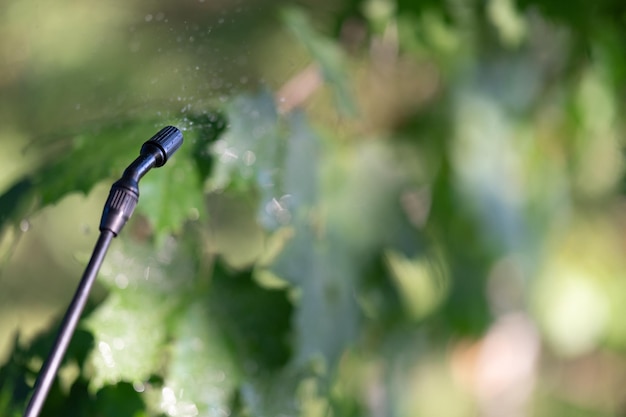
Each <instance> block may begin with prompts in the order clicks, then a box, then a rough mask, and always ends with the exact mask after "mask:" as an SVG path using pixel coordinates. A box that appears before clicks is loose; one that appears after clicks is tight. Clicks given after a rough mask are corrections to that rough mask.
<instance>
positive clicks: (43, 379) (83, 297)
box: [24, 230, 114, 417]
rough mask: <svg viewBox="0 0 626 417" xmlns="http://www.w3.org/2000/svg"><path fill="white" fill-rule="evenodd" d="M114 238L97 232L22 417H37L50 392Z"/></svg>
mask: <svg viewBox="0 0 626 417" xmlns="http://www.w3.org/2000/svg"><path fill="white" fill-rule="evenodd" d="M113 237H114V235H113V232H112V231H110V230H103V231H101V232H100V237H99V238H98V241H97V242H96V246H95V247H94V249H93V253H92V255H91V259H90V260H89V264H87V268H85V272H84V273H83V277H82V278H81V280H80V283H79V284H78V288H77V289H76V293H75V294H74V298H73V299H72V303H71V304H70V306H69V307H68V309H67V312H66V313H65V317H64V318H63V323H62V324H61V329H60V330H59V334H58V335H57V338H56V340H55V341H54V346H53V347H52V351H51V352H50V355H49V356H48V359H47V360H46V362H45V363H44V364H43V367H42V368H41V371H40V372H39V376H38V377H37V382H36V383H35V388H34V391H33V396H32V397H31V399H30V401H29V403H28V407H26V412H25V413H24V417H36V416H38V415H39V412H40V411H41V408H42V407H43V404H44V402H45V400H46V397H47V396H48V391H50V387H51V386H52V383H53V382H54V378H55V376H56V373H57V371H58V370H59V367H60V366H61V362H62V361H63V356H65V352H66V351H67V347H68V345H69V344H70V341H71V340H72V335H73V334H74V330H75V329H76V325H77V324H78V320H79V319H80V316H81V314H82V312H83V310H84V308H85V304H86V303H87V299H88V298H89V292H90V290H91V286H92V285H93V283H94V281H95V278H96V276H97V275H98V271H99V270H100V265H102V261H103V260H104V256H105V255H106V253H107V249H109V245H110V244H111V240H112V239H113Z"/></svg>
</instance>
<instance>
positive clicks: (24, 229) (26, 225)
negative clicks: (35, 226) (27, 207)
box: [20, 219, 30, 232]
mask: <svg viewBox="0 0 626 417" xmlns="http://www.w3.org/2000/svg"><path fill="white" fill-rule="evenodd" d="M28 229H30V222H29V221H28V220H26V219H24V220H22V221H21V222H20V230H21V231H22V232H28Z"/></svg>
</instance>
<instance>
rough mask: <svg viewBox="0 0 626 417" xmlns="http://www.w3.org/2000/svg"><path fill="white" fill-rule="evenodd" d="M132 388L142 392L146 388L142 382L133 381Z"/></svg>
mask: <svg viewBox="0 0 626 417" xmlns="http://www.w3.org/2000/svg"><path fill="white" fill-rule="evenodd" d="M133 389H134V390H135V391H136V392H144V391H145V390H146V386H145V385H144V384H143V383H142V382H133Z"/></svg>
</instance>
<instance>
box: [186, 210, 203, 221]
mask: <svg viewBox="0 0 626 417" xmlns="http://www.w3.org/2000/svg"><path fill="white" fill-rule="evenodd" d="M199 218H200V211H199V210H198V209H197V208H196V207H192V208H191V209H190V210H189V219H190V220H198V219H199Z"/></svg>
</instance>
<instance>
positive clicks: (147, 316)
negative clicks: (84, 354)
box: [87, 293, 171, 389]
mask: <svg viewBox="0 0 626 417" xmlns="http://www.w3.org/2000/svg"><path fill="white" fill-rule="evenodd" d="M158 301H160V302H157V300H154V299H150V298H149V297H146V296H143V297H142V296H140V295H139V294H134V295H133V296H132V297H130V296H128V297H123V296H122V295H121V294H119V293H114V294H111V295H110V296H109V297H108V299H107V300H106V301H105V302H104V303H103V304H102V305H101V306H100V307H99V308H98V309H97V310H96V312H95V313H94V314H93V316H91V317H90V318H89V319H88V320H87V327H88V328H89V329H90V330H91V331H92V332H93V334H94V336H95V338H96V343H95V349H94V351H93V352H92V355H91V360H90V363H91V365H92V366H93V377H92V379H91V386H92V387H94V388H96V389H97V388H101V387H103V386H104V385H105V384H116V383H118V382H120V381H130V382H135V381H145V380H147V379H148V378H149V377H150V375H152V374H153V373H154V372H155V370H157V369H159V367H160V365H161V363H162V361H163V357H162V354H163V349H164V346H165V341H166V328H165V326H164V325H163V323H165V321H166V318H167V315H168V314H169V313H170V312H171V306H170V308H167V307H164V306H167V305H168V303H167V302H166V300H158Z"/></svg>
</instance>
